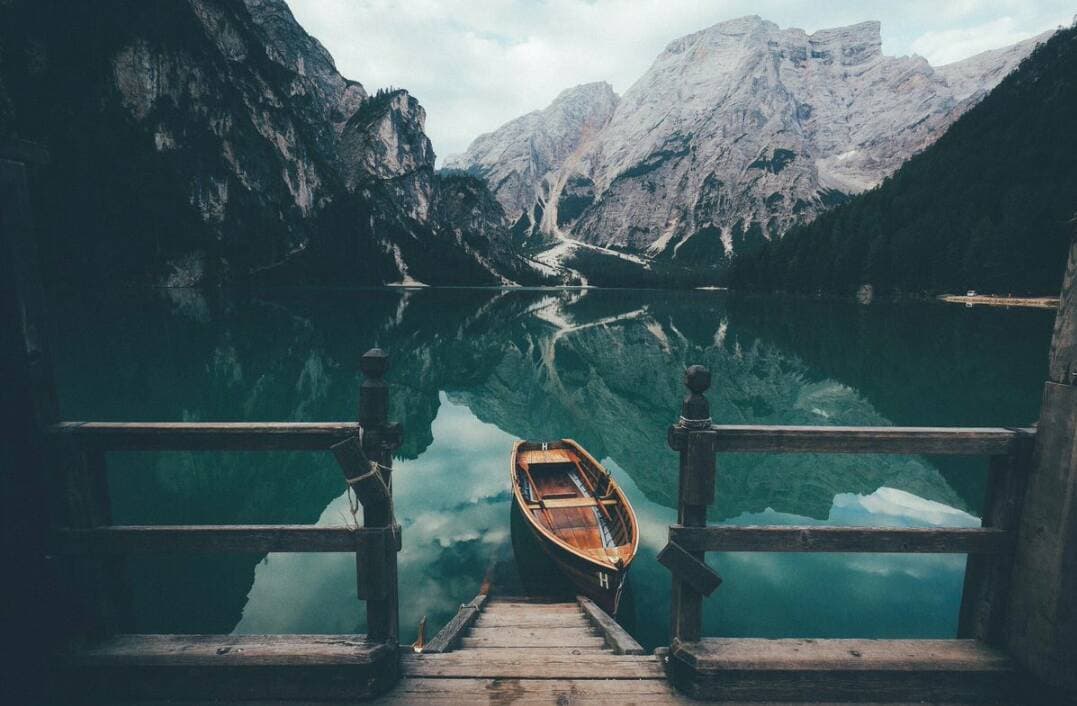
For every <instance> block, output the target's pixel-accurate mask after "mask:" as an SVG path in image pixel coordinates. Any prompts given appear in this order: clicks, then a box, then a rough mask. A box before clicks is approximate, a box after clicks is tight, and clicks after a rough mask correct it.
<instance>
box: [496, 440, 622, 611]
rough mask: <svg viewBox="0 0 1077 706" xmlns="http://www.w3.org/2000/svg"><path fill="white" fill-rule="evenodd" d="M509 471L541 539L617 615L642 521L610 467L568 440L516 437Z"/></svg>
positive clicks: (578, 584) (589, 594)
mask: <svg viewBox="0 0 1077 706" xmlns="http://www.w3.org/2000/svg"><path fill="white" fill-rule="evenodd" d="M510 474H511V476H512V494H513V497H514V498H515V500H516V505H517V507H518V508H519V509H520V511H521V514H522V515H523V517H524V518H525V519H526V520H527V526H528V528H529V529H530V530H531V532H532V534H534V535H535V537H536V539H538V544H539V546H541V547H542V549H543V550H544V551H545V552H546V554H547V555H549V557H550V558H551V559H552V560H553V562H554V563H555V564H557V566H558V567H559V568H560V569H561V571H562V572H563V573H564V574H565V575H566V576H567V577H568V578H569V580H570V581H572V583H573V584H574V585H575V586H576V588H577V589H579V591H580V592H581V593H583V594H584V595H585V596H587V597H588V598H590V599H591V600H593V601H595V602H596V603H598V605H600V606H601V607H602V609H603V610H605V611H606V612H607V613H609V614H610V615H613V614H615V613H616V612H617V608H618V605H619V603H620V600H621V590H622V588H623V586H624V579H625V574H626V573H627V572H628V567H629V565H630V564H631V563H632V560H633V559H634V558H635V557H636V549H637V548H638V547H639V526H638V524H637V523H636V513H635V512H634V511H633V510H632V505H631V504H629V502H628V498H627V497H625V494H624V492H623V491H622V490H621V488H620V486H618V485H617V483H616V482H615V481H614V480H613V478H611V477H610V474H609V471H607V470H606V469H605V468H603V467H602V465H601V464H600V463H599V462H598V461H596V460H595V459H594V458H593V457H592V456H591V454H589V453H587V452H586V451H584V449H583V447H582V446H580V445H579V444H577V443H576V442H575V441H572V440H571V439H562V440H560V441H549V442H534V441H517V442H516V444H515V445H514V446H513V447H512V465H511V467H510Z"/></svg>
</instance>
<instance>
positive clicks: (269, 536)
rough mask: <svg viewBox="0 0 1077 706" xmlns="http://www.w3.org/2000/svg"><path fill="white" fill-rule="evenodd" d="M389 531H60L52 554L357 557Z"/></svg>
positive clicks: (134, 528)
mask: <svg viewBox="0 0 1077 706" xmlns="http://www.w3.org/2000/svg"><path fill="white" fill-rule="evenodd" d="M389 532H390V530H389V529H388V528H378V529H368V528H359V529H354V528H351V527H316V526H312V525H125V526H111V527H95V528H90V529H58V530H54V531H53V533H52V541H51V544H50V552H51V553H52V554H59V555H88V554H183V553H208V554H222V553H227V554H235V553H250V554H268V553H270V552H354V551H355V550H356V547H357V546H360V545H361V544H364V543H366V542H369V541H372V539H373V538H374V537H375V535H377V536H378V537H380V536H381V535H383V534H386V533H389Z"/></svg>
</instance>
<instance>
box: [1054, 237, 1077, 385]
mask: <svg viewBox="0 0 1077 706" xmlns="http://www.w3.org/2000/svg"><path fill="white" fill-rule="evenodd" d="M1047 379H1048V380H1050V381H1051V382H1056V383H1058V384H1060V385H1077V221H1075V228H1074V232H1073V235H1072V236H1071V239H1070V251H1069V258H1068V260H1067V262H1066V274H1065V276H1064V277H1063V279H1062V293H1061V294H1060V295H1059V299H1058V314H1057V315H1056V316H1055V332H1054V336H1052V338H1051V354H1050V361H1049V365H1048V375H1047Z"/></svg>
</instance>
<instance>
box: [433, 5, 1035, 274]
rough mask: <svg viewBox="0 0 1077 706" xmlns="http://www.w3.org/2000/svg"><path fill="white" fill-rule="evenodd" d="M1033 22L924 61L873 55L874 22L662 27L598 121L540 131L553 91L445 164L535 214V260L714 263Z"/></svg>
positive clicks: (919, 123) (927, 125)
mask: <svg viewBox="0 0 1077 706" xmlns="http://www.w3.org/2000/svg"><path fill="white" fill-rule="evenodd" d="M1045 36H1046V35H1042V36H1040V37H1036V38H1033V39H1030V40H1027V41H1025V42H1022V43H1020V44H1017V45H1014V46H1013V47H1008V48H1005V49H1000V50H995V51H990V52H985V53H984V54H981V55H978V56H975V57H972V58H970V59H967V60H964V61H961V62H957V63H954V64H949V65H946V66H941V67H932V66H931V65H930V64H928V62H927V61H926V60H924V59H923V58H922V57H919V56H907V57H889V56H885V55H883V53H882V41H881V36H880V25H879V23H878V22H864V23H861V24H857V25H852V26H849V27H842V28H836V29H826V30H819V31H817V32H814V33H812V34H808V33H806V32H804V31H803V30H799V29H781V28H779V27H778V26H777V25H775V24H774V23H772V22H768V21H765V20H763V19H761V18H759V17H744V18H740V19H736V20H731V21H728V22H722V23H720V24H717V25H714V26H713V27H710V28H707V29H705V30H702V31H700V32H696V33H694V34H690V35H688V36H685V37H682V38H680V39H677V40H675V41H673V42H671V43H670V44H669V45H668V46H667V47H666V48H665V50H664V51H663V52H662V53H661V54H660V55H659V56H658V58H657V59H656V60H655V61H654V63H653V64H652V66H651V67H650V68H649V69H648V70H647V72H646V73H645V74H644V75H643V76H642V77H640V79H639V80H637V81H636V82H635V83H634V84H633V85H632V86H631V87H630V88H629V89H628V90H627V91H626V92H625V93H624V95H623V96H622V97H621V99H620V100H619V101H617V102H616V104H615V106H614V105H612V104H611V103H612V102H611V101H607V102H605V103H597V102H592V104H591V105H592V110H593V112H594V114H595V115H602V114H603V111H604V110H606V109H608V108H612V114H611V115H609V116H608V117H602V119H601V121H602V122H604V125H603V126H602V127H601V129H598V130H595V129H594V125H595V123H596V122H599V121H597V120H596V121H594V122H592V123H588V124H587V127H586V129H584V130H581V131H575V129H574V126H573V125H572V124H571V123H567V122H564V121H562V122H560V123H557V125H558V126H560V127H563V128H564V129H565V130H566V131H567V132H565V133H561V134H557V135H555V136H553V137H552V138H551V137H548V136H549V134H550V132H551V130H550V128H549V127H547V123H546V122H543V121H542V120H540V116H546V115H547V114H548V113H550V112H551V111H553V112H556V109H557V107H558V102H559V101H561V99H560V98H559V99H558V102H555V103H554V105H552V106H550V108H548V109H547V110H546V111H541V112H539V113H532V114H530V115H528V116H524V117H522V118H519V119H517V120H514V121H512V122H510V123H508V124H507V125H505V126H504V127H502V128H500V129H499V130H497V131H495V132H493V133H490V134H489V135H484V136H482V137H480V138H478V139H477V140H475V142H474V143H473V144H472V145H471V147H470V148H469V149H468V150H467V152H466V153H465V154H464V155H463V156H462V157H460V158H459V159H457V160H456V161H455V162H454V165H455V166H456V167H458V168H460V169H465V170H469V171H472V172H473V173H476V174H479V175H481V176H483V177H484V178H486V179H487V180H488V183H489V185H490V187H491V189H493V190H494V192H495V193H496V194H498V197H499V199H501V200H502V203H503V204H504V205H505V206H506V209H507V210H509V212H510V214H512V213H515V212H516V211H519V212H521V213H540V214H541V216H540V218H539V219H538V220H537V225H538V226H539V230H541V232H542V233H543V234H544V235H545V236H546V238H547V239H550V238H558V239H560V240H561V241H562V242H561V243H558V244H557V245H556V246H555V247H554V249H553V250H551V251H550V252H551V253H552V255H551V256H550V257H549V258H546V259H547V260H548V261H550V264H556V262H557V261H561V260H564V259H565V256H566V255H568V254H571V253H572V252H574V251H575V250H577V249H578V248H579V247H580V246H587V247H589V248H590V249H592V250H593V249H594V248H596V247H598V248H605V249H607V251H615V252H621V253H627V254H629V255H631V256H634V257H638V258H639V259H640V262H641V264H642V265H643V266H644V267H648V266H649V263H650V262H652V261H669V262H671V263H681V264H688V265H694V266H698V265H704V266H715V265H717V266H721V265H722V264H723V263H724V262H725V261H726V260H727V259H728V257H729V256H731V255H732V254H733V253H734V252H735V251H737V250H738V249H741V248H744V247H749V248H750V247H752V246H753V245H757V244H758V243H760V242H762V241H763V240H764V239H771V238H776V237H780V236H781V235H782V233H784V232H785V231H786V230H787V229H788V228H789V227H790V226H792V225H795V224H797V223H801V222H805V221H808V220H811V219H812V218H813V217H814V216H815V214H817V213H818V212H819V211H820V210H822V209H825V208H827V207H828V206H830V205H833V204H835V203H838V202H841V201H842V200H844V199H845V198H846V197H847V196H848V195H850V194H854V193H857V192H860V191H863V190H865V189H870V188H872V187H874V186H875V185H877V184H878V183H879V182H880V181H881V180H882V179H884V178H885V177H886V176H888V175H889V174H891V173H892V172H894V171H895V170H896V169H897V168H898V166H900V165H901V164H902V163H903V162H904V161H905V160H907V159H908V158H909V157H910V156H912V155H913V154H915V153H917V152H919V151H920V150H922V149H923V148H924V147H926V146H927V145H929V144H931V143H932V142H933V141H934V140H936V139H937V138H938V137H939V136H940V135H941V134H942V133H943V132H944V131H945V130H946V128H947V127H948V126H949V125H950V124H951V123H952V122H953V121H954V120H956V119H957V118H958V117H959V116H960V115H961V114H962V113H963V112H964V111H966V110H967V109H968V108H969V107H971V106H972V105H974V104H975V103H976V102H977V101H978V100H980V99H981V98H982V97H983V96H984V95H985V94H986V92H987V91H989V90H990V89H991V88H992V87H994V85H996V84H997V83H998V82H999V81H1000V80H1001V79H1002V78H1003V77H1004V76H1005V75H1006V74H1007V73H1009V72H1010V71H1011V70H1012V69H1013V68H1014V67H1016V65H1017V64H1018V63H1019V62H1020V61H1021V60H1022V59H1023V58H1024V57H1025V56H1027V55H1028V54H1029V53H1030V52H1031V51H1032V49H1033V48H1034V46H1035V44H1036V43H1037V42H1038V41H1042V40H1043V39H1044V38H1045ZM576 90H579V89H576ZM563 96H564V94H563ZM535 134H541V135H543V137H544V139H545V140H546V141H547V142H553V143H554V144H562V145H566V146H568V147H570V149H565V150H562V151H561V154H563V155H566V156H564V157H563V158H562V159H561V160H560V162H558V161H557V160H550V159H547V160H545V161H542V162H541V166H542V169H543V170H545V175H544V177H542V178H543V179H544V187H543V188H541V189H535V188H533V187H532V185H533V183H534V182H535V181H536V175H534V174H533V172H530V171H528V170H529V169H530V168H531V164H532V162H537V161H538V160H530V156H529V155H530V154H531V152H534V150H531V151H529V150H528V149H527V147H528V146H529V145H530V144H532V143H534V142H535V140H534V138H533V135H535ZM541 154H542V155H546V154H552V152H543V153H541ZM529 160H530V161H529ZM506 185H508V186H507V187H506ZM531 192H535V193H536V198H535V201H534V203H533V205H532V206H531V207H528V206H525V205H523V203H524V198H525V196H526V195H527V194H529V193H531ZM514 209H515V210H514ZM566 243H567V244H569V245H571V246H572V247H566Z"/></svg>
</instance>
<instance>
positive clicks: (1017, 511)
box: [957, 437, 1032, 646]
mask: <svg viewBox="0 0 1077 706" xmlns="http://www.w3.org/2000/svg"><path fill="white" fill-rule="evenodd" d="M1031 440H1032V439H1031V437H1026V442H1031ZM1031 466H1032V444H1031V443H1024V444H1021V445H1019V447H1018V449H1017V450H1016V451H1015V452H1014V453H1012V454H1009V455H1006V456H993V457H991V464H990V466H989V467H988V477H987V490H986V494H985V497H984V510H983V519H982V521H981V524H982V526H983V527H989V528H993V529H999V530H1005V531H1006V532H1008V533H1010V534H1011V536H1016V533H1017V527H1018V523H1019V522H1020V519H1021V506H1022V503H1023V502H1024V497H1025V488H1026V486H1027V484H1028V477H1029V475H1030V473H1031ZM1015 545H1016V542H1007V543H1006V547H1005V550H1004V551H1002V552H999V553H996V554H990V555H989V554H975V555H972V556H970V557H969V558H968V561H967V562H966V563H965V582H964V585H963V587H962V593H961V609H960V611H959V613H958V622H957V636H958V637H962V638H976V639H979V640H983V641H984V642H986V643H988V644H991V645H996V646H998V645H1001V644H1003V637H1004V632H1005V620H1006V611H1007V607H1008V603H1009V597H1010V596H1009V594H1010V577H1011V575H1012V573H1013V559H1014V547H1015Z"/></svg>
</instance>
